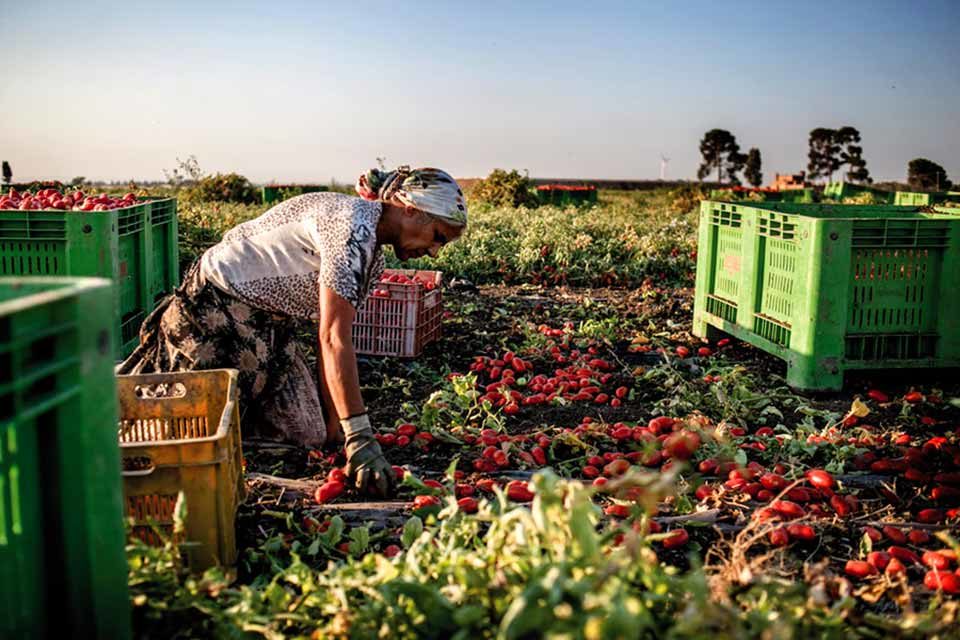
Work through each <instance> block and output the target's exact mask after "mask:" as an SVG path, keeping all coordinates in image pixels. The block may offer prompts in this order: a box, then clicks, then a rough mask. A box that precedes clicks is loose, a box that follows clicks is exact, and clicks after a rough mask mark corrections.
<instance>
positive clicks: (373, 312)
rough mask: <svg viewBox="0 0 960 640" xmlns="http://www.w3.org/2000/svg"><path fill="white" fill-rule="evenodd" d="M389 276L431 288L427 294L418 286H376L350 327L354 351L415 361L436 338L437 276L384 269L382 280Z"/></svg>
mask: <svg viewBox="0 0 960 640" xmlns="http://www.w3.org/2000/svg"><path fill="white" fill-rule="evenodd" d="M393 274H402V275H405V276H407V277H408V278H410V279H413V280H419V281H421V282H431V283H433V286H434V288H433V289H430V290H428V289H427V286H424V285H422V284H401V283H397V282H378V283H376V284H375V285H374V290H373V292H372V293H371V295H370V297H369V298H367V301H366V302H364V303H363V305H362V306H361V307H360V309H359V310H358V311H357V319H356V320H355V321H354V323H353V346H354V350H355V351H356V352H357V353H360V354H364V355H370V356H396V357H400V358H415V357H416V356H418V355H420V353H421V352H422V351H423V348H424V347H425V346H426V345H428V344H430V343H431V342H433V341H434V340H437V339H438V338H440V330H441V326H442V320H443V317H442V316H443V295H442V294H441V292H440V285H441V273H440V272H439V271H416V270H413V269H387V270H386V271H385V272H384V277H387V276H390V275H393Z"/></svg>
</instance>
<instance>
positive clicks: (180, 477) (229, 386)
mask: <svg viewBox="0 0 960 640" xmlns="http://www.w3.org/2000/svg"><path fill="white" fill-rule="evenodd" d="M117 391H118V394H119V399H120V403H119V404H120V424H119V438H120V452H121V455H122V457H123V467H124V471H123V493H124V502H125V507H126V511H127V514H128V515H129V516H131V517H132V518H133V520H134V527H133V535H135V536H137V537H139V538H140V539H142V540H144V541H146V542H148V543H150V544H158V543H159V538H158V536H157V535H156V531H155V528H156V529H158V530H160V531H161V532H162V533H164V534H165V535H167V536H172V535H173V511H174V506H175V505H176V501H177V494H178V493H179V492H180V491H183V492H184V496H185V498H186V502H187V520H186V531H185V534H184V535H183V536H182V538H183V539H178V540H175V542H177V543H178V544H181V545H182V547H181V548H183V549H184V551H185V556H186V560H187V564H188V566H189V567H190V568H191V569H192V570H195V571H196V570H202V569H205V568H207V567H210V566H214V565H222V566H229V565H232V564H233V563H234V562H235V561H236V558H237V542H236V529H235V526H234V521H235V518H236V513H237V507H238V505H239V504H240V503H241V502H242V501H243V498H244V496H245V488H244V482H243V468H242V452H241V448H240V411H239V403H238V400H237V372H236V370H234V369H214V370H211V371H192V372H187V373H158V374H149V375H134V376H118V377H117Z"/></svg>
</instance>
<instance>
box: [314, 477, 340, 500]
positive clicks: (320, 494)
mask: <svg viewBox="0 0 960 640" xmlns="http://www.w3.org/2000/svg"><path fill="white" fill-rule="evenodd" d="M343 490H344V484H343V483H342V482H338V481H327V482H324V483H323V484H322V485H320V486H319V487H317V491H316V492H315V493H314V495H313V497H314V499H315V500H316V501H317V502H318V503H320V504H323V503H325V502H330V501H331V500H334V499H336V498H337V497H338V496H339V495H340V494H341V493H343Z"/></svg>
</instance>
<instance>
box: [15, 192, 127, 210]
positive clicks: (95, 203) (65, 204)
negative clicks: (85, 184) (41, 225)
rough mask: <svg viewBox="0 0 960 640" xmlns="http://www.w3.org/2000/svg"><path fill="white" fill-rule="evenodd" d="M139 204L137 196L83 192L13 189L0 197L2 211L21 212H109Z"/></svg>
mask: <svg viewBox="0 0 960 640" xmlns="http://www.w3.org/2000/svg"><path fill="white" fill-rule="evenodd" d="M135 204H137V196H136V195H135V194H133V193H128V194H126V195H124V196H123V197H120V198H114V197H112V196H108V195H107V194H105V193H101V194H100V195H98V196H94V195H87V194H85V193H84V192H83V191H80V190H77V191H73V192H69V191H62V192H61V191H58V190H57V189H40V190H39V191H37V192H36V193H31V192H30V191H24V192H23V193H20V192H18V191H17V190H16V189H13V188H11V189H10V190H9V191H8V192H7V193H6V194H4V195H3V196H0V209H19V210H21V211H40V210H50V209H53V210H59V211H109V210H111V209H122V208H124V207H130V206H133V205H135Z"/></svg>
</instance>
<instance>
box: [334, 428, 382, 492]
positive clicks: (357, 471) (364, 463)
mask: <svg viewBox="0 0 960 640" xmlns="http://www.w3.org/2000/svg"><path fill="white" fill-rule="evenodd" d="M340 425H341V426H342V427H343V433H344V436H346V445H345V447H344V449H345V451H346V454H347V475H348V476H350V478H351V479H352V480H353V485H354V487H356V488H357V490H359V491H361V492H363V493H366V494H369V495H374V496H378V497H386V496H389V495H392V494H393V492H394V489H395V483H396V478H395V477H394V475H393V467H391V466H390V463H389V462H387V460H386V458H384V457H383V451H381V450H380V444H379V443H377V440H376V438H374V436H373V427H371V426H370V418H369V416H367V414H365V413H364V414H363V415H359V416H354V417H352V418H347V419H346V420H341V421H340Z"/></svg>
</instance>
